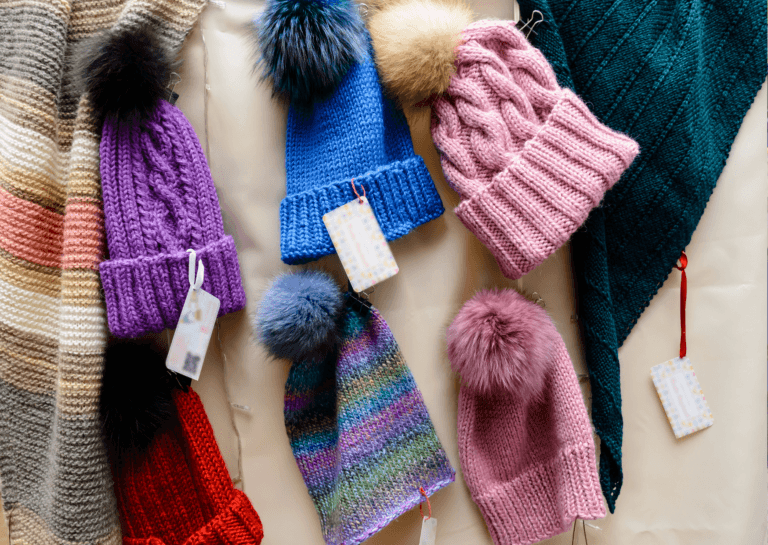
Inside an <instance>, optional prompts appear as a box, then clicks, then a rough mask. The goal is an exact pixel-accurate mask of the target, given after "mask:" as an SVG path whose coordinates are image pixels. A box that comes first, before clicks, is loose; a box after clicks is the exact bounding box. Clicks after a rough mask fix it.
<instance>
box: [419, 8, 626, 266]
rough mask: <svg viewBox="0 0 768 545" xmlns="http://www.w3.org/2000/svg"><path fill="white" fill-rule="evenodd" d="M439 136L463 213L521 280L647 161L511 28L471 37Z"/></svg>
mask: <svg viewBox="0 0 768 545" xmlns="http://www.w3.org/2000/svg"><path fill="white" fill-rule="evenodd" d="M461 39H462V41H461V43H460V44H459V46H458V47H457V48H456V58H455V66H456V73H455V74H454V75H453V77H452V78H451V80H450V84H449V86H448V90H447V92H446V93H445V94H443V95H441V96H440V97H439V98H438V99H437V100H436V102H435V103H434V106H433V121H432V138H433V140H434V142H435V145H436V146H437V148H438V150H440V152H441V160H442V165H443V171H444V172H445V176H446V178H447V180H448V182H449V183H450V184H451V186H452V187H453V188H454V189H455V190H456V191H457V192H458V193H459V196H460V197H461V199H462V202H461V204H459V206H458V207H457V208H456V215H457V216H458V217H459V219H460V220H461V221H462V223H464V225H465V226H466V227H467V228H468V229H469V230H470V231H472V233H474V234H475V236H477V238H478V239H480V241H481V242H482V243H483V244H485V246H487V247H488V249H489V250H491V252H492V253H493V255H494V256H495V258H496V260H497V262H498V263H499V266H500V267H501V271H502V273H503V274H504V275H505V276H507V277H508V278H519V277H521V276H523V275H524V274H526V273H528V272H529V271H530V270H531V269H533V268H535V267H536V266H538V265H539V264H540V263H541V262H542V261H544V260H545V259H546V258H547V257H548V256H549V255H551V254H552V253H553V252H554V251H555V250H557V249H558V248H559V247H560V246H562V245H563V244H564V243H565V242H566V241H567V240H568V239H569V238H570V236H571V234H573V232H574V231H575V230H576V229H578V228H579V227H580V226H581V224H582V223H583V222H584V220H586V218H587V215H588V214H589V211H590V210H592V208H594V207H595V206H597V205H598V204H599V203H600V201H601V200H602V198H603V194H604V193H605V192H606V190H608V189H610V188H611V187H612V186H613V184H615V183H616V181H617V180H618V179H619V177H620V176H621V174H622V172H624V170H626V169H627V167H629V165H630V163H632V160H633V159H634V158H635V156H636V155H637V153H638V151H639V148H638V145H637V143H636V142H635V141H634V140H632V139H630V138H629V137H627V136H624V135H622V134H619V133H617V132H614V131H613V130H611V129H609V128H608V127H606V126H605V125H603V124H601V123H600V122H599V121H598V120H597V118H595V116H594V115H592V113H590V111H589V109H588V108H587V106H586V105H585V104H584V103H583V102H582V101H581V99H579V97H577V96H576V95H575V94H573V92H571V91H570V90H568V89H561V88H560V87H559V86H558V84H557V80H556V78H555V74H554V72H553V71H552V68H551V67H550V65H549V63H547V60H546V59H545V57H544V55H543V54H542V53H541V52H540V51H539V50H538V49H536V48H535V47H533V46H532V45H530V44H529V43H528V41H527V40H526V39H525V36H524V35H523V34H522V33H521V32H520V31H519V30H518V29H517V28H516V27H515V24H514V23H513V22H511V21H479V22H476V23H472V24H470V25H469V26H468V27H467V28H465V29H464V31H463V32H462V33H461Z"/></svg>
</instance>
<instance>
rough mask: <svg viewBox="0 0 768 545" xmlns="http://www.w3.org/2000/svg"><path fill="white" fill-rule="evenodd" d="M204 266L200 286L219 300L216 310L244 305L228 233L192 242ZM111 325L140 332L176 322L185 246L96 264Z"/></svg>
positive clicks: (184, 281)
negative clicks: (204, 242)
mask: <svg viewBox="0 0 768 545" xmlns="http://www.w3.org/2000/svg"><path fill="white" fill-rule="evenodd" d="M193 249H194V250H195V251H196V253H197V259H198V260H202V261H203V265H204V266H205V279H204V281H203V286H202V289H204V290H205V291H207V292H208V293H211V294H213V295H214V296H216V297H217V298H218V299H219V300H220V301H221V307H220V308H219V316H224V315H225V314H229V313H230V312H235V311H237V310H240V309H243V308H245V302H246V301H245V290H243V285H242V281H241V279H240V266H239V264H238V261H237V250H236V249H235V242H234V240H233V239H232V237H231V236H228V235H226V236H224V237H223V238H221V239H220V240H218V241H216V242H214V243H211V244H208V245H207V246H205V247H203V248H193ZM99 272H100V273H101V283H102V286H103V287H104V299H105V300H106V304H107V320H108V323H109V329H110V331H111V332H112V334H113V335H115V336H116V337H139V336H141V335H144V334H146V333H156V332H158V331H162V330H163V329H165V328H175V327H176V325H177V323H178V321H179V316H180V314H181V309H182V307H183V306H184V300H185V299H186V297H187V291H189V254H188V253H187V252H186V251H181V252H176V253H173V254H161V255H156V256H149V257H137V258H134V259H115V260H108V261H104V262H102V263H101V265H100V266H99Z"/></svg>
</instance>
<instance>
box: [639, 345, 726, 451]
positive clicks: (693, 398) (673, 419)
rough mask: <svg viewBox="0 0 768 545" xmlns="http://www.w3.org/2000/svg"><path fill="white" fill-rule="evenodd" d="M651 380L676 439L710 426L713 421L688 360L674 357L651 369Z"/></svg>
mask: <svg viewBox="0 0 768 545" xmlns="http://www.w3.org/2000/svg"><path fill="white" fill-rule="evenodd" d="M651 378H652V379H653V385H654V386H655V387H656V392H657V393H658V394H659V399H660V400H661V404H662V405H663V407H664V412H666V413H667V420H669V425H670V426H672V431H673V432H674V434H675V437H676V438H678V439H680V438H681V437H685V436H686V435H690V434H692V433H694V432H697V431H699V430H703V429H704V428H708V427H710V426H711V425H712V424H713V423H714V421H715V419H714V418H713V417H712V411H710V410H709V405H708V404H707V398H705V397H704V392H703V391H702V390H701V385H700V384H699V379H697V378H696V373H695V372H694V371H693V366H692V365H691V360H689V359H688V358H675V359H673V360H669V361H666V362H664V363H660V364H659V365H656V366H655V367H653V368H651Z"/></svg>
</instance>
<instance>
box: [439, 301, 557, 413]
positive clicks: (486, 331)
mask: <svg viewBox="0 0 768 545" xmlns="http://www.w3.org/2000/svg"><path fill="white" fill-rule="evenodd" d="M559 338H560V335H559V333H558V332H557V329H555V326H554V324H553V323H552V320H551V319H550V318H549V315H548V314H547V313H546V311H545V310H544V309H543V308H541V307H540V306H538V305H537V304H535V303H533V302H532V301H529V300H528V299H526V298H525V297H524V296H522V295H520V294H519V293H517V292H516V291H514V290H511V289H505V290H484V291H481V292H479V293H477V294H476V295H475V296H474V297H473V298H472V299H470V300H469V301H467V302H466V303H465V304H464V306H463V307H462V308H461V310H460V311H459V313H458V314H457V315H456V318H455V319H454V320H453V323H451V325H450V326H449V328H448V334H447V341H448V358H449V359H450V361H451V367H452V368H453V370H454V371H455V372H457V373H459V375H461V379H462V383H463V384H464V385H466V386H467V387H468V388H471V389H472V390H473V391H476V392H477V393H480V394H492V393H498V392H511V393H514V394H515V395H517V396H520V397H521V398H526V399H530V398H535V397H538V396H540V395H541V394H542V391H543V389H544V386H545V383H546V379H547V375H548V373H549V371H550V367H551V365H552V361H553V356H554V350H555V349H556V346H557V345H556V343H557V341H558V339H559Z"/></svg>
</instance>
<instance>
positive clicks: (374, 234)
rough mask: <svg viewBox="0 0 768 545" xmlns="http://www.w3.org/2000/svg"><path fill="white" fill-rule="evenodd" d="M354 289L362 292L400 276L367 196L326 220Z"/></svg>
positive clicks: (332, 212)
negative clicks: (397, 275)
mask: <svg viewBox="0 0 768 545" xmlns="http://www.w3.org/2000/svg"><path fill="white" fill-rule="evenodd" d="M323 223H325V228H326V229H328V234H329V235H330V236H331V241H332V242H333V246H334V247H335V248H336V253H338V254H339V259H340V260H341V264H342V265H343V266H344V271H345V272H346V273H347V277H348V278H349V281H350V283H351V284H352V289H354V290H355V291H357V292H361V291H363V290H366V289H368V288H370V287H371V286H373V285H375V284H378V283H379V282H382V281H384V280H386V279H387V278H390V277H392V276H394V275H396V274H397V273H398V270H399V269H398V268H397V263H395V258H394V256H393V255H392V251H391V250H390V249H389V245H388V244H387V240H386V239H385V238H384V233H382V231H381V226H380V225H379V222H378V221H376V216H374V214H373V209H371V205H370V204H369V203H368V199H366V198H365V197H364V196H363V197H360V198H359V199H355V200H354V201H350V202H348V203H347V204H345V205H343V206H340V207H338V208H336V209H334V210H331V211H330V212H328V213H327V214H325V215H324V216H323Z"/></svg>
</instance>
